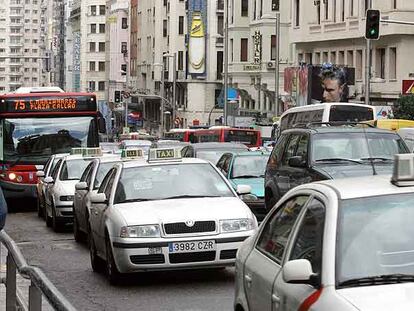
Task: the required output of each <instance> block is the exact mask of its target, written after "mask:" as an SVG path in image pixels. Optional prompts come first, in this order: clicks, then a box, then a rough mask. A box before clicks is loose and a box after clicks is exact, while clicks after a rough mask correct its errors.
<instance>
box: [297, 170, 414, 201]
mask: <svg viewBox="0 0 414 311" xmlns="http://www.w3.org/2000/svg"><path fill="white" fill-rule="evenodd" d="M309 185H325V186H328V187H330V188H331V189H333V190H334V191H335V192H336V193H337V194H338V196H339V197H340V198H341V199H345V200H346V199H356V198H364V197H373V196H380V195H392V194H404V193H414V186H413V187H411V186H410V187H398V186H395V185H393V184H392V183H391V175H375V176H367V177H355V178H341V179H333V180H324V181H320V182H316V183H312V184H308V185H301V186H299V187H297V188H295V189H296V190H299V189H300V188H307V189H309Z"/></svg>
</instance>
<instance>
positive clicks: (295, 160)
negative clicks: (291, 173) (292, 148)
mask: <svg viewBox="0 0 414 311" xmlns="http://www.w3.org/2000/svg"><path fill="white" fill-rule="evenodd" d="M289 166H291V167H306V161H305V160H304V159H303V157H302V156H294V157H291V158H289Z"/></svg>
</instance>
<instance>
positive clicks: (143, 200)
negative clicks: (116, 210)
mask: <svg viewBox="0 0 414 311" xmlns="http://www.w3.org/2000/svg"><path fill="white" fill-rule="evenodd" d="M145 201H152V199H143V198H141V199H128V200H123V201H121V202H117V203H116V204H122V203H132V202H145Z"/></svg>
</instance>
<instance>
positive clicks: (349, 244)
mask: <svg viewBox="0 0 414 311" xmlns="http://www.w3.org/2000/svg"><path fill="white" fill-rule="evenodd" d="M413 219H414V194H411V193H410V194H398V195H383V196H377V197H368V198H358V199H350V200H344V201H342V203H341V204H340V208H339V220H338V229H337V232H338V236H337V241H338V244H337V249H336V267H337V268H336V269H337V270H336V276H337V284H341V283H343V282H346V281H349V280H353V279H359V278H367V277H373V276H383V275H391V274H393V275H394V274H409V275H413V274H414V226H413V221H412V220H413Z"/></svg>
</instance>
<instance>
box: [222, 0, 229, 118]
mask: <svg viewBox="0 0 414 311" xmlns="http://www.w3.org/2000/svg"><path fill="white" fill-rule="evenodd" d="M224 3H225V4H224V5H225V6H224V96H223V101H224V107H223V110H224V111H223V118H224V125H227V113H228V107H227V104H228V103H227V99H228V98H227V97H228V95H227V94H228V88H229V86H228V81H229V0H224Z"/></svg>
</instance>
